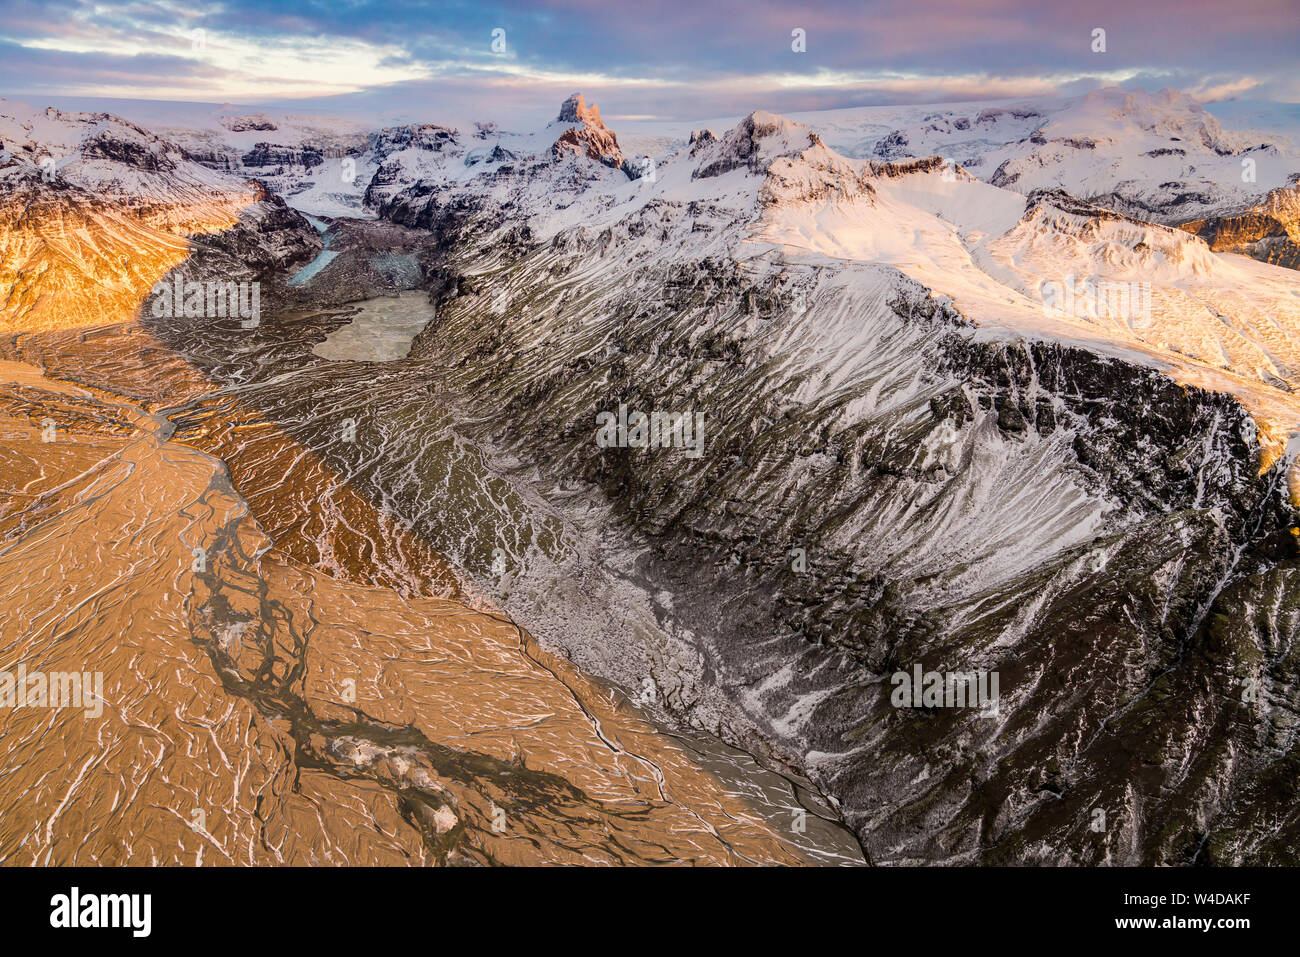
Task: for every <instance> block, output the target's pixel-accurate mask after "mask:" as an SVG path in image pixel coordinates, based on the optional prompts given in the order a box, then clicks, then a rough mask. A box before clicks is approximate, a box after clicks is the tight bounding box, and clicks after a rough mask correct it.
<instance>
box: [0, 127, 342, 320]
mask: <svg viewBox="0 0 1300 957" xmlns="http://www.w3.org/2000/svg"><path fill="white" fill-rule="evenodd" d="M0 142H3V147H4V150H3V153H0V189H2V190H3V207H2V208H0V290H3V295H2V296H0V301H2V302H3V306H2V307H0V329H3V330H6V331H13V330H25V331H32V330H37V329H43V328H56V327H66V326H80V325H102V324H106V323H113V322H122V321H125V320H127V319H129V318H131V317H132V315H133V314H134V313H135V311H136V309H137V308H138V307H139V305H140V303H141V302H143V301H144V298H145V296H146V295H147V294H148V292H149V290H150V289H151V288H152V287H153V285H154V283H156V282H157V281H158V280H159V279H161V278H162V277H163V276H164V275H165V274H166V273H167V272H168V271H169V270H171V269H172V268H174V267H176V266H178V265H180V264H181V263H184V262H186V261H187V260H188V259H189V258H190V257H191V253H192V252H193V251H194V250H195V249H196V247H197V246H199V245H202V246H204V248H206V249H207V250H208V254H209V259H210V260H211V262H210V264H209V266H208V268H209V269H210V270H212V271H214V272H216V273H217V274H219V275H221V276H222V277H224V278H232V279H247V278H252V277H253V276H256V275H258V274H261V273H265V272H267V271H268V270H271V269H273V268H279V267H281V266H283V265H284V264H285V263H287V262H291V261H293V260H295V259H300V258H302V257H304V256H306V255H308V254H309V253H311V252H312V251H313V250H314V249H316V248H319V244H320V240H319V239H318V238H317V236H316V234H315V231H314V230H312V229H311V228H310V227H309V226H308V224H307V223H306V221H304V220H303V219H302V218H301V217H300V216H299V215H298V214H296V213H295V212H294V211H293V210H291V209H289V208H288V207H287V206H285V204H284V201H283V200H282V199H280V198H279V197H278V196H276V195H275V194H274V193H272V192H269V191H268V190H267V188H266V187H265V186H264V185H262V184H259V183H257V182H255V181H251V180H248V179H245V178H243V177H239V176H235V175H232V174H228V173H224V172H219V171H215V170H212V169H209V168H208V167H206V166H204V165H202V164H201V163H199V162H196V161H195V160H194V159H193V158H192V157H191V156H190V155H189V154H187V153H186V152H185V151H184V150H182V149H181V148H180V147H178V146H177V145H176V144H174V143H172V142H170V141H168V140H165V139H162V138H161V137H159V136H156V135H154V134H153V133H151V132H149V131H147V130H145V129H144V128H142V127H140V126H138V125H136V124H134V123H130V122H127V121H126V120H123V119H121V118H119V117H116V116H113V115H111V114H107V113H63V112H60V111H58V110H54V109H46V110H44V111H40V112H34V111H31V110H30V109H28V108H26V107H24V106H23V105H21V104H14V103H11V102H10V101H2V102H0Z"/></svg>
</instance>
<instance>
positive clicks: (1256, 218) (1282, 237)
mask: <svg viewBox="0 0 1300 957" xmlns="http://www.w3.org/2000/svg"><path fill="white" fill-rule="evenodd" d="M1182 228H1183V229H1185V230H1187V231H1188V232H1189V233H1192V234H1193V235H1196V236H1200V237H1201V238H1202V239H1204V240H1205V242H1206V243H1207V244H1209V247H1210V248H1211V249H1213V250H1215V251H1216V252H1230V253H1241V254H1242V255H1245V256H1251V257H1252V258H1254V259H1258V260H1260V261H1261V262H1266V263H1273V264H1274V265H1277V266H1286V267H1288V268H1290V269H1300V174H1297V175H1296V176H1293V177H1292V182H1291V183H1290V185H1288V186H1284V187H1279V188H1278V189H1275V190H1273V191H1272V192H1270V193H1269V194H1268V196H1267V197H1266V198H1265V199H1264V202H1262V203H1260V204H1258V205H1257V206H1252V207H1251V208H1249V209H1246V210H1243V211H1241V212H1238V213H1235V214H1227V215H1223V216H1215V217H1214V218H1212V219H1199V220H1193V221H1191V222H1187V223H1183V224H1182Z"/></svg>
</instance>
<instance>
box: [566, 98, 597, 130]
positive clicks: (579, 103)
mask: <svg viewBox="0 0 1300 957" xmlns="http://www.w3.org/2000/svg"><path fill="white" fill-rule="evenodd" d="M559 122H561V123H582V124H584V125H586V126H604V125H605V124H604V123H603V122H602V121H601V119H600V107H598V106H597V105H596V104H595V103H593V104H591V106H588V105H587V101H586V100H585V99H583V97H582V94H581V93H573V94H571V95H570V96H569V98H568V99H567V100H565V101H564V102H563V103H562V104H560V117H559Z"/></svg>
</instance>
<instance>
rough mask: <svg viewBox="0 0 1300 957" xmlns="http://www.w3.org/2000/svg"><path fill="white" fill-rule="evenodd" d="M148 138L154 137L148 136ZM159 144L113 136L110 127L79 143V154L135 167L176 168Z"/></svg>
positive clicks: (149, 169) (158, 169)
mask: <svg viewBox="0 0 1300 957" xmlns="http://www.w3.org/2000/svg"><path fill="white" fill-rule="evenodd" d="M150 139H155V138H154V137H152V136H151V137H150ZM159 145H161V144H153V143H148V142H145V143H141V142H137V141H133V140H129V139H126V138H123V137H119V136H115V135H114V132H113V131H112V130H111V129H105V130H101V131H100V132H98V133H96V134H95V135H94V136H92V137H90V138H89V139H87V140H86V141H85V142H84V143H82V145H81V155H82V156H85V157H86V158H88V159H107V160H115V161H116V162H119V163H124V164H126V165H127V166H132V167H134V168H136V169H142V170H148V171H150V172H155V173H156V172H164V171H168V170H173V169H175V168H176V164H175V163H173V162H172V161H171V159H170V158H169V157H168V156H167V154H166V153H165V152H163V150H162V149H160V148H158V146H159ZM176 152H179V150H176Z"/></svg>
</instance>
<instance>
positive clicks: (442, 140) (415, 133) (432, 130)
mask: <svg viewBox="0 0 1300 957" xmlns="http://www.w3.org/2000/svg"><path fill="white" fill-rule="evenodd" d="M459 141H460V134H459V133H458V132H457V131H456V130H454V129H452V128H451V127H448V126H438V125H437V124H434V123H419V124H412V125H410V126H391V127H387V128H385V129H382V130H380V131H379V132H378V133H375V134H373V135H372V136H371V138H370V148H371V149H372V150H374V151H375V153H376V154H377V155H378V156H379V157H381V158H385V157H387V156H388V155H389V154H390V153H395V152H397V151H398V150H404V149H407V148H408V147H414V148H416V149H422V150H429V151H430V152H433V153H438V152H441V151H443V150H445V149H447V148H448V147H450V146H454V145H455V144H457V143H458V142H459Z"/></svg>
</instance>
